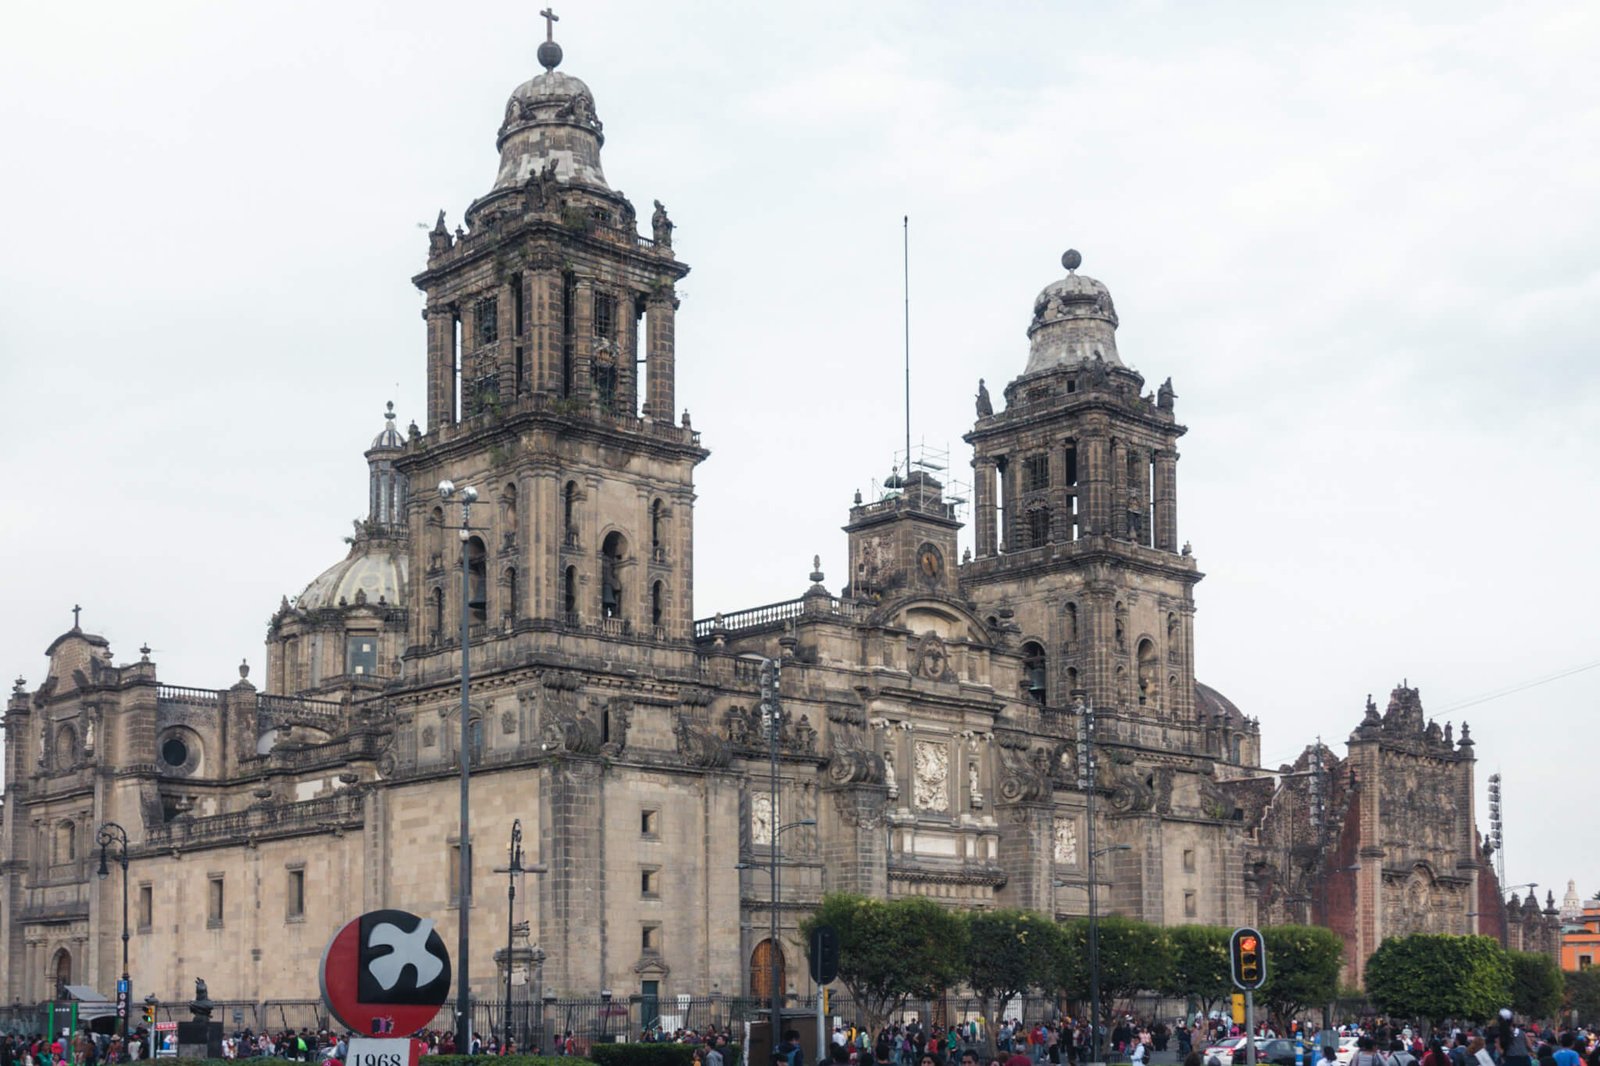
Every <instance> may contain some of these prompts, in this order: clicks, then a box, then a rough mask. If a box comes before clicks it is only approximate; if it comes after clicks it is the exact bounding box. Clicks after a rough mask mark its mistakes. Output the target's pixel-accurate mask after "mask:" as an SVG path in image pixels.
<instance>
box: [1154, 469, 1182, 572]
mask: <svg viewBox="0 0 1600 1066" xmlns="http://www.w3.org/2000/svg"><path fill="white" fill-rule="evenodd" d="M1153 521H1154V523H1155V534H1156V538H1155V546H1156V547H1157V548H1158V549H1159V550H1161V551H1166V552H1175V551H1177V550H1178V453H1177V452H1175V451H1172V450H1171V449H1170V448H1163V449H1162V450H1161V451H1158V452H1156V484H1155V515H1154V517H1153Z"/></svg>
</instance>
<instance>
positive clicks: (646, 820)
mask: <svg viewBox="0 0 1600 1066" xmlns="http://www.w3.org/2000/svg"><path fill="white" fill-rule="evenodd" d="M660 821H661V812H660V811H657V810H653V809H651V808H648V807H646V808H645V809H644V810H642V811H640V812H639V835H640V836H642V837H651V838H654V837H656V836H659V835H660V833H659V832H658V830H657V826H658V825H659V823H660Z"/></svg>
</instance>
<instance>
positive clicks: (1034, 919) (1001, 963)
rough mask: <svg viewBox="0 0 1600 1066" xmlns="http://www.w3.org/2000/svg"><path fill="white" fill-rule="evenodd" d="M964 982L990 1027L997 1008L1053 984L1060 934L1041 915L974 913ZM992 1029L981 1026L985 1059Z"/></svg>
mask: <svg viewBox="0 0 1600 1066" xmlns="http://www.w3.org/2000/svg"><path fill="white" fill-rule="evenodd" d="M966 925H967V929H966V934H967V935H966V952H965V956H964V958H963V960H962V974H961V976H962V978H963V979H965V981H966V982H967V984H968V986H970V987H971V989H972V994H973V995H974V996H976V997H977V999H978V1010H979V1012H980V1013H981V1014H982V1015H983V1017H984V1018H986V1019H990V1021H991V1023H992V1021H993V1019H994V1018H995V1017H996V1014H997V1008H998V1007H999V1006H1001V1005H1004V1004H1005V1002H1006V1001H1007V1000H1009V999H1011V998H1012V997H1013V996H1016V995H1018V994H1020V993H1022V992H1025V991H1027V990H1028V989H1030V988H1035V987H1046V986H1048V985H1049V984H1051V982H1052V979H1053V978H1052V970H1053V969H1054V966H1055V964H1056V957H1057V954H1058V950H1059V945H1060V943H1061V940H1062V934H1061V929H1060V927H1059V926H1057V925H1056V923H1055V922H1054V921H1052V920H1051V919H1049V918H1046V917H1045V916H1044V915H1042V914H1035V913H1033V912H1031V911H1020V910H998V911H972V912H969V913H968V914H967V916H966ZM994 1031H995V1027H994V1025H993V1024H989V1025H986V1026H984V1033H985V1040H986V1042H987V1045H988V1054H989V1057H991V1058H993V1057H994V1054H995V1047H994Z"/></svg>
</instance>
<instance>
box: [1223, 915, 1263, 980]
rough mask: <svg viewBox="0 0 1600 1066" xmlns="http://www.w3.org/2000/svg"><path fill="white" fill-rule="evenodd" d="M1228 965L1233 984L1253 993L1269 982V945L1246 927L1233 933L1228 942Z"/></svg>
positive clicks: (1257, 933)
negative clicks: (1231, 973) (1231, 972)
mask: <svg viewBox="0 0 1600 1066" xmlns="http://www.w3.org/2000/svg"><path fill="white" fill-rule="evenodd" d="M1228 964H1229V967H1230V969H1231V970H1232V971H1233V983H1234V984H1235V985H1236V986H1237V987H1239V988H1241V989H1243V990H1244V991H1246V992H1253V991H1255V990H1256V989H1258V988H1260V987H1261V986H1262V985H1264V984H1266V982H1267V943H1266V941H1265V940H1263V939H1261V934H1260V933H1259V932H1257V931H1256V930H1254V929H1251V928H1249V927H1248V926H1245V927H1243V928H1240V929H1235V930H1234V931H1233V936H1232V937H1230V938H1229V940H1228Z"/></svg>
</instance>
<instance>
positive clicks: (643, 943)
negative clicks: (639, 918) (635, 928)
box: [639, 925, 661, 955]
mask: <svg viewBox="0 0 1600 1066" xmlns="http://www.w3.org/2000/svg"><path fill="white" fill-rule="evenodd" d="M639 950H640V951H642V952H643V953H644V954H646V955H656V954H659V953H660V952H661V927H660V926H659V925H645V926H641V927H640V928H639Z"/></svg>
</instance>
